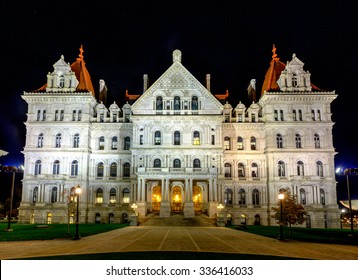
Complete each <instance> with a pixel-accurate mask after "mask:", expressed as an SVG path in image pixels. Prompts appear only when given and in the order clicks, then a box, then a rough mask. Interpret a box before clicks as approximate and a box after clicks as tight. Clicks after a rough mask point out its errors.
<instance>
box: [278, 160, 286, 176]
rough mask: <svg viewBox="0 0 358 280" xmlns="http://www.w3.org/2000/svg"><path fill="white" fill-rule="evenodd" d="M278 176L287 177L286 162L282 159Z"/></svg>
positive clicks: (279, 163)
mask: <svg viewBox="0 0 358 280" xmlns="http://www.w3.org/2000/svg"><path fill="white" fill-rule="evenodd" d="M277 167H278V176H279V177H286V164H285V163H284V162H283V161H282V160H280V161H279V162H278V166H277Z"/></svg>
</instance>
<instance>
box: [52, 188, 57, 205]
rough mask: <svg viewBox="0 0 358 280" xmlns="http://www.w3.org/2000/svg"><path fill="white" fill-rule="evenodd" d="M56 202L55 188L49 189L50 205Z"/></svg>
mask: <svg viewBox="0 0 358 280" xmlns="http://www.w3.org/2000/svg"><path fill="white" fill-rule="evenodd" d="M55 202H57V187H53V188H52V189H51V203H55Z"/></svg>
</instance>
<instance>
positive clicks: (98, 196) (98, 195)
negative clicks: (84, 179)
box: [96, 188, 103, 203]
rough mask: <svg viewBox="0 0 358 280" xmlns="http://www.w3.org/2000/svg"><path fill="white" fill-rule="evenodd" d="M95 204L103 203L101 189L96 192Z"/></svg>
mask: <svg viewBox="0 0 358 280" xmlns="http://www.w3.org/2000/svg"><path fill="white" fill-rule="evenodd" d="M96 203H103V190H102V189H101V188H99V189H97V190H96Z"/></svg>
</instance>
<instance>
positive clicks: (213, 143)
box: [211, 135, 215, 145]
mask: <svg viewBox="0 0 358 280" xmlns="http://www.w3.org/2000/svg"><path fill="white" fill-rule="evenodd" d="M211 145H215V135H211Z"/></svg>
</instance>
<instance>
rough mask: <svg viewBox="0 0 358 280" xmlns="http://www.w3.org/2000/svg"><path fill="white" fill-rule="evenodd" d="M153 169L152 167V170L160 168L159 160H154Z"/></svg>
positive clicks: (160, 162)
mask: <svg viewBox="0 0 358 280" xmlns="http://www.w3.org/2000/svg"><path fill="white" fill-rule="evenodd" d="M153 167H154V168H160V167H162V161H161V160H160V159H159V158H156V159H155V160H154V164H153Z"/></svg>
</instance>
